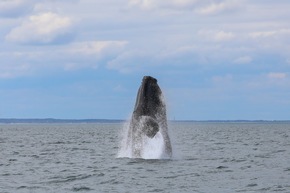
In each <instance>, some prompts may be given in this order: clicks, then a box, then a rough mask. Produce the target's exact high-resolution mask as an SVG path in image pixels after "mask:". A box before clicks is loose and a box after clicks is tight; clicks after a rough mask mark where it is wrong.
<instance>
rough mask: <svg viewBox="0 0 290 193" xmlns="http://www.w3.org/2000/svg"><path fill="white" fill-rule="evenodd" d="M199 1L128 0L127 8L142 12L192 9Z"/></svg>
mask: <svg viewBox="0 0 290 193" xmlns="http://www.w3.org/2000/svg"><path fill="white" fill-rule="evenodd" d="M199 1H200V0H129V7H139V8H141V9H143V10H153V9H159V10H160V9H177V10H178V9H192V8H193V7H194V6H195V5H196V4H197V3H198V2H199Z"/></svg>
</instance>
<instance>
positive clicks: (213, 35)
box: [197, 30, 235, 42]
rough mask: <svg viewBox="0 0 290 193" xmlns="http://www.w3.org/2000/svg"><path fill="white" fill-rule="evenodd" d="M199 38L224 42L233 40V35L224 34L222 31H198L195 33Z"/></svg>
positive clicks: (230, 33) (229, 33)
mask: <svg viewBox="0 0 290 193" xmlns="http://www.w3.org/2000/svg"><path fill="white" fill-rule="evenodd" d="M197 34H198V35H199V36H201V37H202V38H204V39H205V40H209V41H215V42H224V41H230V40H232V39H234V38H235V34H234V33H232V32H225V31H222V30H199V31H198V33H197Z"/></svg>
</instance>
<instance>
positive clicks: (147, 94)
mask: <svg viewBox="0 0 290 193" xmlns="http://www.w3.org/2000/svg"><path fill="white" fill-rule="evenodd" d="M158 132H160V134H161V138H162V140H163V143H162V144H163V147H162V148H163V156H164V157H169V158H170V157H171V156H172V147H171V143H170V138H169V135H168V127H167V118H166V105H165V102H164V100H163V95H162V91H161V89H160V87H159V86H158V84H157V80H156V79H155V78H153V77H151V76H144V77H143V80H142V84H141V86H140V88H139V90H138V94H137V98H136V103H135V107H134V111H133V114H132V118H131V122H130V126H129V131H128V142H127V143H128V144H127V145H128V146H131V150H132V152H131V153H132V157H134V158H139V157H142V153H143V152H142V151H143V146H144V140H150V139H152V138H154V137H155V136H156V134H157V133H158Z"/></svg>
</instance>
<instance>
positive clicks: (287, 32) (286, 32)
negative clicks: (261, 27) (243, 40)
mask: <svg viewBox="0 0 290 193" xmlns="http://www.w3.org/2000/svg"><path fill="white" fill-rule="evenodd" d="M249 36H250V37H251V38H255V39H257V38H269V37H279V36H290V29H277V30H271V31H257V32H252V33H250V34H249Z"/></svg>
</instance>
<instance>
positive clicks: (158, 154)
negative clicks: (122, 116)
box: [117, 122, 168, 159]
mask: <svg viewBox="0 0 290 193" xmlns="http://www.w3.org/2000/svg"><path fill="white" fill-rule="evenodd" d="M129 128H130V122H127V123H125V124H124V126H123V128H122V130H121V132H120V137H121V141H120V145H119V152H118V155H117V157H118V158H122V157H127V158H142V159H168V156H166V155H165V153H164V152H165V147H164V146H165V144H164V139H163V136H162V134H161V133H160V131H158V132H157V133H156V135H155V136H154V137H153V138H149V137H147V136H146V135H144V136H142V138H141V140H140V144H138V146H140V147H142V149H141V155H140V157H134V156H133V155H132V151H133V149H132V148H133V145H132V139H131V137H130V136H129V135H128V131H129ZM161 129H162V128H161Z"/></svg>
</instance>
